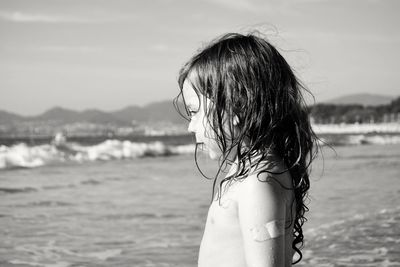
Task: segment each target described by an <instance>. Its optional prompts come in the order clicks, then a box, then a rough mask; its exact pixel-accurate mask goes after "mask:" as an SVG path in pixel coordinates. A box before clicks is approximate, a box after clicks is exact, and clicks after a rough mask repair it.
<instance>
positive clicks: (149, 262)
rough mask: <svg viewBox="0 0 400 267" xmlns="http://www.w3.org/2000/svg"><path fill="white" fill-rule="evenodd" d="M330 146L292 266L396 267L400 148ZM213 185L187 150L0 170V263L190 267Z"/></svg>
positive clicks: (399, 261) (316, 172)
mask: <svg viewBox="0 0 400 267" xmlns="http://www.w3.org/2000/svg"><path fill="white" fill-rule="evenodd" d="M334 149H335V151H333V150H332V149H331V148H329V147H324V148H323V151H322V152H323V153H322V154H320V156H319V158H318V159H317V160H316V161H315V164H314V165H313V170H312V177H311V190H310V197H309V207H310V212H309V213H308V215H307V217H308V219H309V220H308V222H307V223H306V224H305V226H304V232H305V244H304V249H303V253H304V255H303V256H304V259H303V260H302V263H301V264H300V265H299V266H399V265H400V256H399V255H400V227H399V225H400V182H399V179H400V169H399V167H398V163H399V162H400V145H399V144H391V145H378V144H374V145H371V144H367V145H358V146H350V145H348V146H337V147H334ZM322 155H323V158H324V159H322ZM199 163H200V167H201V168H202V170H203V171H204V172H205V174H206V175H209V176H211V175H212V174H213V173H214V172H215V166H214V165H213V162H212V161H211V160H207V159H206V158H205V157H202V158H201V159H200V161H199ZM211 187H212V182H211V181H209V180H207V179H205V178H204V177H202V176H201V175H200V173H199V172H198V171H197V169H196V166H195V164H194V161H193V155H192V154H191V153H190V152H187V151H186V152H185V153H177V154H175V155H170V154H168V153H166V154H164V155H162V154H161V155H152V156H148V157H139V158H135V157H131V158H121V159H114V160H109V159H97V160H95V161H80V162H79V161H65V162H62V161H56V162H52V163H51V164H47V165H42V166H39V167H35V168H11V169H3V170H2V171H0V231H1V233H0V236H1V237H2V238H1V239H0V266H46V267H50V266H51V267H67V266H148V267H149V266H179V267H183V266H189V267H191V266H196V261H197V253H198V247H199V243H200V240H201V236H202V232H203V227H204V223H205V219H206V213H207V209H208V205H209V202H210V197H211Z"/></svg>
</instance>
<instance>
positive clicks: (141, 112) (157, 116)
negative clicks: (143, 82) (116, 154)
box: [112, 100, 183, 123]
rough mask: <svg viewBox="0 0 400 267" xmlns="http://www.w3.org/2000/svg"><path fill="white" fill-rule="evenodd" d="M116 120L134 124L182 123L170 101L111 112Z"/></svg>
mask: <svg viewBox="0 0 400 267" xmlns="http://www.w3.org/2000/svg"><path fill="white" fill-rule="evenodd" d="M112 115H114V116H115V117H116V118H119V119H120V120H123V121H129V122H131V121H136V122H157V121H169V122H172V123H182V121H183V119H182V118H181V117H180V115H179V114H178V113H177V112H176V110H175V108H174V106H173V104H172V101H170V100H169V101H162V102H157V103H151V104H148V105H146V106H144V107H137V106H130V107H126V108H124V109H121V110H118V111H114V112H112Z"/></svg>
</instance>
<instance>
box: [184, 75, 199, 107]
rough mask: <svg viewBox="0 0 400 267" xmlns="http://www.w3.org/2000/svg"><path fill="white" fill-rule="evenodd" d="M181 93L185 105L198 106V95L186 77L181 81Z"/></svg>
mask: <svg viewBox="0 0 400 267" xmlns="http://www.w3.org/2000/svg"><path fill="white" fill-rule="evenodd" d="M182 94H183V98H184V99H185V102H186V105H187V106H195V107H198V106H199V104H200V102H199V96H198V95H197V93H196V91H195V90H194V88H193V85H192V83H191V82H190V81H189V80H188V79H186V80H185V81H184V83H183V88H182Z"/></svg>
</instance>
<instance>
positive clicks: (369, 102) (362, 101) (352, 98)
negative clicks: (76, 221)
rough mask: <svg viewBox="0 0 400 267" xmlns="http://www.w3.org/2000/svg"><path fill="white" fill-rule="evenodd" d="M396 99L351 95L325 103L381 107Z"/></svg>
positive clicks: (382, 96) (384, 96) (374, 95)
mask: <svg viewBox="0 0 400 267" xmlns="http://www.w3.org/2000/svg"><path fill="white" fill-rule="evenodd" d="M394 99H395V97H393V96H386V95H377V94H351V95H345V96H341V97H338V98H334V99H331V100H328V101H323V103H325V104H336V105H350V104H359V105H363V106H379V105H387V104H389V103H390V102H391V101H393V100H394Z"/></svg>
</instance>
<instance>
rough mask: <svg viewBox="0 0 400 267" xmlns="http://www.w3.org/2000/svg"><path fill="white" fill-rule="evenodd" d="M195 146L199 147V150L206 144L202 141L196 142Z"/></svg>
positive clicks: (203, 148)
mask: <svg viewBox="0 0 400 267" xmlns="http://www.w3.org/2000/svg"><path fill="white" fill-rule="evenodd" d="M196 146H197V147H198V148H199V149H200V150H203V151H204V150H205V147H206V145H205V144H204V143H202V142H197V143H196Z"/></svg>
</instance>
